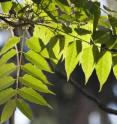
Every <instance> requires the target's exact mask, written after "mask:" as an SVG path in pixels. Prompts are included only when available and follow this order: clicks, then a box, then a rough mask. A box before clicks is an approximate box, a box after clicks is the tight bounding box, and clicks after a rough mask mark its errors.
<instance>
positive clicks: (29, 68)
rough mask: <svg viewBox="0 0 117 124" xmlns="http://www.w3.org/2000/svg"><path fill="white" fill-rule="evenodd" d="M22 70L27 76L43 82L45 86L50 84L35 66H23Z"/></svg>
mask: <svg viewBox="0 0 117 124" xmlns="http://www.w3.org/2000/svg"><path fill="white" fill-rule="evenodd" d="M22 69H23V70H24V71H25V72H27V73H28V74H30V75H32V76H34V77H36V78H38V79H40V80H41V81H43V82H44V83H45V84H51V83H50V82H49V81H48V80H47V78H46V76H45V75H44V74H43V72H42V71H41V70H40V69H39V68H37V67H36V66H34V65H32V64H30V63H29V64H25V65H24V66H22Z"/></svg>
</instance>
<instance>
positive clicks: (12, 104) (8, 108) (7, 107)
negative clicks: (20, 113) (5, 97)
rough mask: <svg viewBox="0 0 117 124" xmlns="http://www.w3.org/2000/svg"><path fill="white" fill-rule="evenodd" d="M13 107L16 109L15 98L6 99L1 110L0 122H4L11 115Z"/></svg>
mask: <svg viewBox="0 0 117 124" xmlns="http://www.w3.org/2000/svg"><path fill="white" fill-rule="evenodd" d="M15 109H16V101H15V100H10V101H8V103H7V104H6V105H5V107H4V108H3V111H2V115H1V123H3V122H6V121H7V120H8V119H9V118H10V117H11V116H12V114H13V112H14V111H15Z"/></svg>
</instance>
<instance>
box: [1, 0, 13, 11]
mask: <svg viewBox="0 0 117 124" xmlns="http://www.w3.org/2000/svg"><path fill="white" fill-rule="evenodd" d="M1 7H2V10H3V12H5V13H8V12H9V10H10V9H11V7H12V2H11V1H7V2H2V3H1Z"/></svg>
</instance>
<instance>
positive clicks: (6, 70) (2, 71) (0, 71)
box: [0, 63, 16, 77]
mask: <svg viewBox="0 0 117 124" xmlns="http://www.w3.org/2000/svg"><path fill="white" fill-rule="evenodd" d="M15 70H16V65H15V64H14V63H9V64H3V65H2V66H1V68H0V77H2V76H7V75H9V74H11V73H12V72H14V71H15Z"/></svg>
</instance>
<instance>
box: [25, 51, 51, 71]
mask: <svg viewBox="0 0 117 124" xmlns="http://www.w3.org/2000/svg"><path fill="white" fill-rule="evenodd" d="M25 57H26V59H27V60H29V61H30V62H31V63H33V64H35V65H36V66H37V67H39V68H40V69H42V70H44V71H48V72H52V71H51V68H50V66H49V65H48V63H47V61H46V60H45V59H44V58H43V57H42V56H41V55H39V54H37V53H35V52H34V51H32V50H30V51H28V52H27V53H26V54H25Z"/></svg>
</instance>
